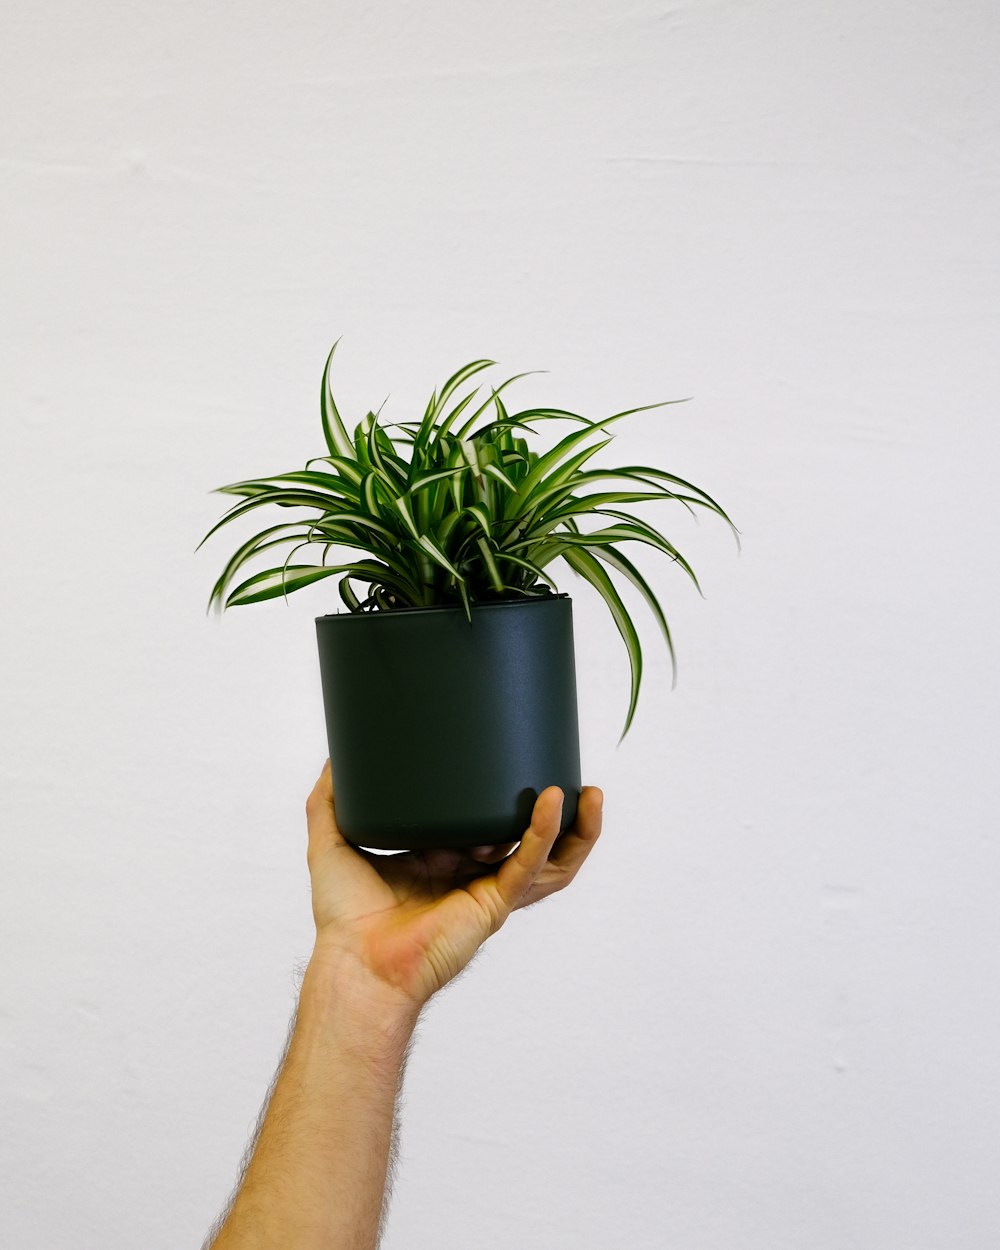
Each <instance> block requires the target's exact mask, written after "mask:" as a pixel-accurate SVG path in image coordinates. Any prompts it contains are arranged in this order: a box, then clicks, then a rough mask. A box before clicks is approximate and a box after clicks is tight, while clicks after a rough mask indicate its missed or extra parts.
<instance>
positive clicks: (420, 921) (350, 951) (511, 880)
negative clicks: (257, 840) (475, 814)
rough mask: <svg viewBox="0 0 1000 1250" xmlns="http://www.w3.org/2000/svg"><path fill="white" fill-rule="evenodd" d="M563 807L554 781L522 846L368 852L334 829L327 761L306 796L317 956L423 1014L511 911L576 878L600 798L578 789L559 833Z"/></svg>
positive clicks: (598, 816) (590, 789) (597, 825)
mask: <svg viewBox="0 0 1000 1250" xmlns="http://www.w3.org/2000/svg"><path fill="white" fill-rule="evenodd" d="M562 803H563V794H562V791H561V790H560V789H559V788H558V787H557V786H549V787H548V788H547V789H545V790H543V791H542V792H541V793H540V794H539V795H538V797H537V799H536V800H535V805H534V810H533V812H532V817H531V823H530V826H529V828H528V829H527V830H526V832H525V833H524V836H523V837H522V839H521V841H520V842H519V843H509V844H507V845H503V846H495V847H494V846H488V847H476V848H473V849H471V850H430V851H406V852H403V853H401V854H394V855H375V854H373V853H371V852H370V851H364V850H361V849H359V848H358V847H355V846H353V845H352V844H351V843H349V842H347V841H346V839H345V838H344V836H343V835H342V834H341V832H340V830H339V829H338V828H337V816H336V807H335V803H334V793H333V779H332V775H331V769H330V761H329V759H328V760H327V761H326V764H325V765H324V767H323V771H322V772H321V774H320V776H319V780H318V781H317V782H316V784H315V786H314V787H313V790H312V792H311V794H310V795H309V798H308V799H307V801H306V818H307V824H308V830H309V848H308V853H307V859H308V864H309V872H310V878H311V883H312V907H313V919H314V920H315V923H316V947H315V950H314V954H313V962H314V963H317V964H319V965H322V964H323V963H324V962H326V960H327V959H328V960H329V961H330V963H331V965H332V966H336V967H341V966H343V963H344V961H345V959H346V960H347V961H348V962H349V963H350V964H351V965H353V967H354V971H355V972H356V973H357V974H358V976H359V977H360V978H362V979H363V981H364V982H365V984H366V985H367V986H368V987H369V989H370V990H371V992H372V993H374V994H376V995H377V996H382V995H384V996H385V997H386V999H387V1000H388V1001H389V1002H394V1003H398V1004H399V1005H400V1006H401V1007H403V1008H404V1010H405V1009H410V1010H416V1011H419V1010H420V1008H421V1007H422V1006H423V1005H424V1003H426V1002H427V1000H428V999H429V998H430V997H431V995H433V994H435V993H436V992H437V991H438V990H439V989H441V987H442V986H444V985H446V984H447V983H448V982H449V981H450V980H452V978H453V977H455V976H457V975H458V973H459V972H461V971H462V969H463V968H464V967H465V966H466V965H467V964H468V963H469V961H470V960H471V959H472V957H473V956H474V955H475V953H476V951H477V950H478V949H479V947H480V946H481V945H482V944H483V943H484V942H485V941H486V939H487V938H489V937H491V936H492V935H493V934H494V933H496V932H497V930H498V929H500V928H501V926H502V925H503V924H504V923H505V922H506V920H507V919H508V917H509V916H510V914H511V912H513V911H516V910H517V909H518V908H521V907H527V906H529V905H530V904H532V903H536V902H538V901H539V900H540V899H543V898H545V897H547V896H548V895H549V894H554V893H555V892H556V891H557V890H561V889H564V888H565V887H566V886H567V885H569V883H570V882H571V881H572V880H573V878H574V877H575V876H576V874H577V872H578V871H579V870H580V868H581V867H582V865H583V863H584V861H585V860H586V858H587V856H588V855H589V854H590V852H591V851H592V850H593V848H594V844H595V843H596V842H597V839H598V837H599V836H600V833H601V822H602V814H603V805H604V794H603V792H602V791H601V790H600V789H599V788H598V787H597V786H584V787H583V789H582V791H581V793H580V798H579V802H578V806H577V815H576V819H575V821H574V823H573V825H572V826H571V827H570V828H569V829H567V830H566V831H565V832H564V833H562V834H560V833H559V823H560V817H561V814H562Z"/></svg>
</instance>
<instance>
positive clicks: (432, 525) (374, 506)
mask: <svg viewBox="0 0 1000 1250" xmlns="http://www.w3.org/2000/svg"><path fill="white" fill-rule="evenodd" d="M339 342H340V340H339V339H338V340H337V342H336V343H334V345H333V347H332V348H331V350H330V354H329V356H328V357H327V360H326V365H325V366H324V369H323V378H322V383H321V387H320V414H321V419H322V425H323V436H324V439H325V442H326V450H327V454H326V455H323V456H316V457H313V458H312V459H311V460H309V461H307V462H306V465H305V468H304V469H302V470H299V471H295V472H290V473H279V474H276V475H274V476H273V477H262V478H254V479H250V480H248V481H244V482H234V483H232V484H231V485H229V486H221V487H219V488H218V489H217V491H216V492H213V493H221V494H228V495H237V496H240V497H241V499H242V502H238V503H236V504H234V505H233V506H232V508H230V509H229V511H228V512H227V513H226V514H225V515H224V516H223V517H222V519H221V520H220V521H219V522H218V523H217V524H216V525H214V526H213V527H212V529H211V530H209V532H208V533H207V534H206V535H205V537H204V538H203V539H202V541H201V543H199V544H198V548H200V547H201V545H202V543H204V542H205V541H207V539H208V538H210V537H211V536H212V534H214V533H215V531H216V530H218V529H219V528H220V527H221V526H223V525H226V524H228V523H229V522H230V521H235V520H237V519H238V518H239V517H241V516H244V515H246V514H247V513H249V512H251V511H253V510H254V509H256V508H259V507H261V506H263V505H265V504H277V505H279V506H281V507H284V508H309V509H316V510H317V511H318V513H319V515H318V516H317V517H315V518H314V519H312V520H304V521H298V522H289V523H286V524H280V525H272V526H270V527H269V528H268V529H265V530H262V531H261V532H260V533H258V534H255V535H254V536H253V537H252V538H250V539H248V540H247V541H246V542H245V543H243V544H242V545H241V546H240V547H239V548H238V550H237V551H236V552H235V553H234V554H233V556H232V558H231V559H230V560H229V562H228V564H227V565H226V567H225V568H224V569H223V571H222V574H221V576H220V577H219V580H218V581H217V582H216V584H215V587H214V588H213V590H212V594H211V597H210V599H209V605H208V610H209V612H211V610H212V607H213V605H216V606H217V607H218V609H219V611H220V613H221V612H222V611H224V610H225V608H228V607H236V606H240V605H243V604H249V603H259V602H260V601H262V600H264V599H272V598H274V597H276V596H277V595H284V596H285V597H286V601H287V596H288V594H289V593H290V592H292V591H295V590H299V589H301V588H302V587H303V586H308V585H309V584H310V583H312V582H316V581H319V580H321V579H322V578H325V577H333V576H335V575H337V574H342V575H343V576H342V577H341V578H340V581H339V583H338V589H339V592H340V597H341V599H342V600H343V602H344V603H345V604H346V606H347V607H348V609H349V610H350V611H351V612H374V611H382V612H384V611H392V610H393V609H400V608H416V607H431V606H440V605H461V606H462V608H463V609H464V612H465V615H466V617H467V618H468V619H469V620H470V621H471V619H472V617H471V607H472V605H473V604H476V603H487V602H490V601H491V600H493V601H495V600H497V599H511V598H527V597H532V596H538V595H545V594H551V593H553V591H554V592H555V593H559V592H558V588H557V587H556V586H555V582H554V580H553V578H552V577H551V575H550V573H549V572H548V569H549V566H550V565H551V564H552V563H553V561H555V560H556V559H558V558H561V559H563V560H565V562H566V563H567V564H568V565H569V566H570V568H571V569H573V570H574V572H575V573H576V574H578V575H579V576H581V577H583V578H584V579H585V580H586V581H588V582H589V583H590V584H591V585H592V586H593V587H594V588H595V589H596V590H597V591H598V592H599V593H600V594H601V596H602V597H603V599H604V601H605V603H606V604H607V606H608V608H609V609H610V611H611V614H612V616H613V618H614V622H615V625H616V626H617V628H618V630H619V632H620V633H621V635H622V638H623V639H624V641H625V645H626V647H627V649H628V656H629V663H630V668H631V696H630V702H629V709H628V715H627V717H626V722H625V729H624V730H623V732H622V735H621V738H620V739H619V743H620V742H621V740H622V739H624V737H625V735H626V734H627V733H628V730H629V727H630V726H631V724H632V718H633V716H634V714H635V709H636V705H637V701H638V696H639V687H640V682H641V679H642V649H641V647H640V643H639V635H638V633H637V631H636V629H635V626H634V625H633V623H632V620H631V618H630V616H629V614H628V612H627V611H626V608H625V605H624V603H623V602H622V599H621V597H620V595H619V593H618V591H617V589H616V588H615V584H614V583H613V582H612V579H611V577H610V576H609V573H608V571H607V569H606V568H605V567H604V566H605V565H606V566H608V568H609V569H611V570H613V571H614V572H617V573H619V574H621V575H622V576H624V577H625V578H626V579H627V580H628V581H630V582H631V583H632V584H633V585H634V586H635V587H636V588H637V590H638V591H639V593H640V595H641V596H642V598H643V599H644V600H645V601H646V603H647V604H648V605H649V607H650V609H651V611H652V613H653V616H654V617H655V619H656V621H657V624H658V625H659V628H660V631H661V633H662V634H663V637H664V639H665V640H666V644H667V648H668V650H669V652H670V659H671V666H672V672H673V685H674V686H676V682H677V661H676V656H675V653H674V645H673V640H672V639H671V636H670V629H669V627H668V625H667V620H666V616H665V615H664V612H663V609H662V607H661V606H660V603H659V602H658V600H657V598H656V596H655V595H654V593H653V591H652V590H651V588H650V586H649V584H648V583H647V582H646V580H645V578H644V577H643V576H642V574H641V573H640V572H639V570H638V569H637V568H636V567H635V565H634V564H633V563H632V561H631V560H630V559H629V558H628V557H627V556H626V555H625V554H624V553H623V552H622V551H621V550H620V544H622V543H624V542H638V543H643V544H646V545H647V546H651V547H655V548H656V549H657V550H659V551H662V552H663V553H664V554H665V555H667V556H669V558H670V559H671V560H672V561H673V562H674V563H675V564H677V565H678V566H679V567H680V568H681V569H682V570H683V571H684V572H685V573H686V574H687V576H688V577H690V578H691V580H692V581H693V582H694V585H695V587H696V588H697V590H698V593H699V594H702V590H701V586H700V585H699V583H698V579H697V577H696V576H695V574H694V571H693V569H692V568H691V566H690V565H689V564H688V562H687V560H685V558H684V557H683V556H682V555H681V553H680V552H679V551H678V550H677V549H676V547H674V546H673V545H672V544H671V543H670V542H668V541H667V539H666V538H664V537H663V535H662V534H660V533H659V532H658V531H657V530H656V529H654V528H653V526H652V525H650V524H648V523H647V522H646V521H644V520H640V519H639V518H638V517H636V516H633V515H632V514H631V513H629V512H627V511H622V510H621V509H620V507H619V506H618V505H621V504H632V503H638V502H640V501H647V500H654V499H661V500H673V501H676V502H678V503H680V504H682V505H683V506H684V507H685V508H686V509H687V510H688V511H689V512H690V513H691V514H692V515H696V513H695V508H707V509H708V510H709V511H711V512H715V513H717V514H718V515H719V516H721V517H722V518H723V519H724V520H725V521H726V522H727V523H728V525H729V526H730V528H731V529H732V531H733V533H734V535H735V536H736V541H737V545H739V531H738V530H737V529H736V527H735V526H734V525H733V523H732V521H731V520H730V519H729V517H728V516H727V515H726V513H725V512H724V511H723V510H722V508H721V507H720V505H719V504H718V503H716V501H715V500H714V499H712V498H711V496H709V495H707V494H706V493H705V492H704V491H703V490H700V489H699V488H698V487H697V486H693V485H692V484H691V483H690V482H686V481H685V480H684V479H683V478H680V477H677V476H675V475H674V474H672V473H666V472H664V471H663V470H661V469H655V468H650V467H648V466H645V465H627V466H624V467H620V468H614V469H610V468H602V469H598V468H593V467H585V466H586V465H587V462H588V461H590V460H591V458H592V457H593V456H594V455H595V454H596V453H597V452H599V451H600V450H601V449H602V448H604V447H606V446H607V444H608V443H609V442H611V440H612V437H613V435H609V436H608V437H605V438H600V439H599V440H598V441H597V442H592V443H591V444H590V445H589V446H587V445H585V444H586V442H587V440H588V439H590V438H591V436H592V435H594V434H595V432H601V433H604V434H606V433H607V427H609V426H610V425H612V424H613V423H614V422H616V421H620V420H622V419H623V418H624V417H627V416H630V415H632V414H634V413H637V412H644V411H647V410H648V409H651V408H660V407H664V406H666V405H667V404H670V403H680V402H683V401H682V400H667V401H663V402H662V403H657V404H645V405H643V406H642V407H640V408H630V409H627V410H626V411H624V412H618V413H615V414H614V415H613V416H610V417H606V418H604V419H603V420H600V421H592V420H589V419H588V418H586V417H583V416H580V415H579V414H577V413H574V412H569V411H567V410H566V409H562V408H525V409H523V410H521V411H519V412H513V413H511V412H508V411H507V408H506V406H505V405H504V401H503V399H502V398H501V394H502V392H503V391H504V390H505V389H506V388H507V387H508V386H510V385H511V383H513V382H516V381H517V380H519V379H520V378H523V377H527V376H528V374H527V373H520V374H516V375H515V376H514V377H512V378H508V379H507V380H506V381H505V382H503V383H502V384H501V385H500V386H498V387H496V388H494V387H492V386H491V387H490V388H489V389H490V394H489V396H488V398H486V399H485V400H484V401H483V402H482V403H480V404H479V405H478V407H475V408H473V407H472V405H473V401H474V399H475V398H476V396H477V395H478V393H479V390H480V385H481V383H480V384H478V385H477V386H476V388H475V389H474V390H472V391H470V392H469V393H468V394H465V395H464V396H463V397H462V398H457V397H456V392H457V391H459V390H460V389H461V388H463V387H464V386H465V384H466V383H468V382H469V381H470V380H471V379H472V378H474V377H475V375H476V374H478V373H480V372H481V371H482V370H484V369H487V368H489V367H490V366H491V365H494V364H496V361H493V360H474V361H472V362H471V363H470V364H467V365H464V366H463V367H462V368H461V369H458V370H457V371H456V372H455V373H453V374H452V376H451V377H450V378H449V379H448V380H447V382H445V384H444V386H443V387H442V388H441V390H440V392H438V391H435V392H434V393H433V394H432V395H431V398H430V402H429V403H428V404H427V408H426V410H425V412H424V414H423V418H422V419H421V420H420V421H403V422H398V423H395V424H393V425H383V424H381V423H380V422H379V415H378V413H373V412H371V411H369V412H368V413H367V415H366V416H365V418H364V420H362V421H361V422H359V423H358V424H357V425H356V426H355V428H354V435H353V438H352V437H351V435H350V434H349V433H348V430H347V427H346V426H345V424H344V421H343V418H342V417H341V415H340V412H339V411H338V408H337V405H336V403H335V401H334V397H333V391H332V388H331V384H330V368H331V365H332V363H333V356H334V352H335V351H336V349H337V344H338V343H339ZM532 372H544V370H532ZM453 401H454V402H453ZM487 410H490V411H489V412H487ZM484 414H485V419H484V423H483V424H481V425H480V426H479V428H478V429H477V428H474V427H475V426H476V423H477V421H479V420H480V418H481V417H484ZM459 418H463V420H462V423H461V424H460V425H458V422H459ZM555 420H559V421H570V422H576V423H578V424H579V425H581V426H582V427H583V428H582V429H576V430H573V431H571V432H570V433H569V434H566V435H565V436H564V437H563V438H561V439H559V441H558V442H557V443H556V444H555V446H554V447H552V448H551V449H550V450H548V451H546V452H544V453H543V454H539V453H538V452H536V451H533V450H531V449H529V447H528V443H527V440H526V439H525V438H523V437H521V436H519V433H518V432H519V431H525V432H527V433H531V434H534V433H535V431H534V430H533V429H532V428H531V427H532V426H533V425H534V424H535V423H537V422H540V421H555ZM456 427H457V428H456ZM388 430H398V431H400V433H398V434H396V435H393V436H390V435H389V434H388V433H387V431H388ZM313 465H318V466H319V467H316V468H313V467H311V466H313ZM612 481H618V482H619V483H622V482H624V483H628V484H629V487H630V488H628V489H622V488H621V486H619V488H618V489H597V490H596V491H592V490H591V487H594V486H597V485H598V484H599V483H605V484H606V483H610V482H612ZM584 492H588V493H584ZM590 519H594V520H598V521H599V523H600V528H598V529H593V530H590V531H589V532H584V531H583V530H581V528H580V524H579V522H580V521H584V520H590ZM288 544H294V546H293V547H292V549H291V550H290V551H289V552H288V554H287V556H286V558H285V560H284V562H283V563H282V565H281V566H280V567H276V568H269V569H266V570H264V571H263V572H258V573H255V574H254V575H253V576H251V577H248V578H247V579H246V580H245V581H242V582H240V584H239V585H238V586H236V587H235V588H233V589H231V590H230V585H231V583H232V582H233V580H234V578H235V576H236V574H237V572H238V571H239V570H240V569H242V568H243V566H244V565H245V564H246V563H247V561H249V560H250V559H252V558H254V557H256V556H258V555H260V554H261V553H262V552H265V551H269V550H270V549H272V548H275V547H279V546H287V545H288ZM317 544H318V545H321V546H322V548H323V553H322V556H321V558H320V559H319V562H316V560H315V558H314V559H313V560H312V561H311V562H309V563H294V564H293V563H292V562H291V561H292V557H293V556H294V555H295V554H296V553H297V552H298V551H300V550H301V549H302V548H305V547H310V546H315V545H317ZM198 548H196V550H197V549H198ZM336 548H353V549H356V550H358V551H359V552H361V553H362V555H360V556H359V557H358V558H356V559H353V560H351V561H350V562H348V563H342V564H332V563H327V557H328V554H329V552H330V550H331V549H336ZM354 582H359V583H362V584H363V585H364V586H366V588H367V590H366V593H364V594H363V596H362V595H359V592H358V591H357V590H356V589H355V587H354V585H353V583H354Z"/></svg>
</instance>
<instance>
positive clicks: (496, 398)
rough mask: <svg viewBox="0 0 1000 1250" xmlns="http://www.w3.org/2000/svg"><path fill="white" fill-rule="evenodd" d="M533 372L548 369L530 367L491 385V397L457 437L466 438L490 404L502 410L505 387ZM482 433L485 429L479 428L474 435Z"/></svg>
mask: <svg viewBox="0 0 1000 1250" xmlns="http://www.w3.org/2000/svg"><path fill="white" fill-rule="evenodd" d="M533 373H548V369H529V370H528V372H527V373H515V374H514V376H513V377H512V378H508V379H507V380H506V382H501V383H500V385H499V386H498V387H496V388H495V389H494V388H492V387H491V388H490V389H491V391H492V394H491V395H490V398H489V399H487V400H486V401H485V403H483V404H482V405H481V406H480V407H479V408H477V409H476V411H475V412H474V413H473V414H472V416H471V417H470V418H469V419H468V421H466V423H465V425H463V426H462V428H461V429H460V430H459V431H458V435H457V437H458V438H466V437H467V436H468V433H469V430H470V429H471V428H472V427H473V426H474V425H475V424H476V422H477V421H478V420H479V418H480V416H481V415H482V414H483V413H484V412H485V411H486V409H487V408H488V407H489V406H490V404H496V405H497V406H498V410H500V411H502V409H503V405H502V403H501V401H500V399H499V395H500V392H501V391H502V390H503V389H504V388H505V387H507V386H510V384H511V383H512V382H519V381H520V380H521V378H527V377H530V376H531V374H533ZM492 424H494V425H495V424H496V422H493V423H492ZM485 428H486V429H488V428H489V427H488V426H487V427H485ZM482 433H483V430H477V431H476V433H475V434H474V435H473V436H472V437H473V438H478V437H480V436H481V435H482Z"/></svg>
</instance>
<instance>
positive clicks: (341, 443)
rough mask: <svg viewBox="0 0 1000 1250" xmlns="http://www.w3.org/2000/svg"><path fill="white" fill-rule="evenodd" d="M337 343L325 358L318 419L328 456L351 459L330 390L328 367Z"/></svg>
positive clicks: (347, 440)
mask: <svg viewBox="0 0 1000 1250" xmlns="http://www.w3.org/2000/svg"><path fill="white" fill-rule="evenodd" d="M342 337H343V335H342V336H341V338H342ZM339 342H340V339H337V343H339ZM337 343H334V345H333V346H332V347H331V348H330V354H329V356H327V358H326V366H325V367H324V369H323V381H322V384H321V386H320V396H319V409H320V417H321V419H322V422H323V436H324V437H325V439H326V445H327V447H328V448H329V449H330V454H331V455H340V456H344V457H345V458H346V459H352V458H353V453H352V450H351V440H350V438H348V436H347V430H345V429H344V423H343V421H342V420H341V419H340V413H339V412H338V411H337V405H336V404H335V403H334V401H333V391H332V390H331V389H330V365H331V364H332V363H333V353H334V352H335V351H336V350H337Z"/></svg>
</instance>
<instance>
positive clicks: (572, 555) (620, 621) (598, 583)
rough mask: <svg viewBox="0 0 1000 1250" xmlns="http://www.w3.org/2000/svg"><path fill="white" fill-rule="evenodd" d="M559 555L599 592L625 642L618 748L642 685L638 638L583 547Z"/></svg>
mask: <svg viewBox="0 0 1000 1250" xmlns="http://www.w3.org/2000/svg"><path fill="white" fill-rule="evenodd" d="M561 554H562V558H563V559H564V560H565V561H566V563H567V564H569V565H570V567H571V568H573V569H575V570H576V571H577V572H578V573H579V574H580V575H581V576H582V577H584V578H586V580H587V581H588V582H590V584H591V585H592V586H593V587H594V588H595V589H596V590H598V591H599V592H600V594H601V596H602V597H603V599H604V601H605V603H606V604H607V605H608V607H609V608H610V609H611V615H612V616H613V617H614V622H615V624H616V625H617V626H618V632H619V633H620V634H621V636H622V638H623V639H624V640H625V646H626V648H627V650H628V660H629V668H630V669H631V674H632V693H631V696H630V699H629V707H628V716H627V717H626V718H625V728H624V730H623V731H622V736H621V737H620V738H619V739H618V745H619V746H621V744H622V742H623V741H624V738H625V735H626V734H627V733H628V731H629V728H630V727H631V725H632V717H633V716H634V715H635V709H636V704H637V703H638V701H639V686H640V684H641V682H642V647H641V646H640V644H639V635H638V633H637V632H636V628H635V626H634V625H633V624H632V619H631V617H630V616H629V614H628V612H627V611H626V609H625V605H624V603H622V601H621V597H620V596H619V594H618V591H617V590H616V589H615V587H614V583H613V582H612V581H611V578H610V577H608V575H607V573H606V572H605V571H604V569H603V568H602V567H601V565H600V562H599V561H598V560H597V558H596V557H595V556H593V555H591V553H590V552H589V551H587V550H586V549H584V548H567V550H565V551H563V552H562V553H561Z"/></svg>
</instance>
